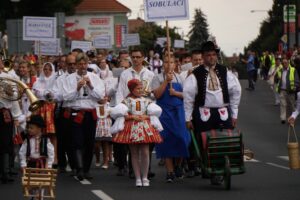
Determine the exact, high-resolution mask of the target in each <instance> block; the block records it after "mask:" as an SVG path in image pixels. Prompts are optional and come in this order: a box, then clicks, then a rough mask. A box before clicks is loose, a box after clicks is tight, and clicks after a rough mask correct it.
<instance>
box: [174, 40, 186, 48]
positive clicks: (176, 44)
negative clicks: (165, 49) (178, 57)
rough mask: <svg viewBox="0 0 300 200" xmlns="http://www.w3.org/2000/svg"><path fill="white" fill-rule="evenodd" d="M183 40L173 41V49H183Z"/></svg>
mask: <svg viewBox="0 0 300 200" xmlns="http://www.w3.org/2000/svg"><path fill="white" fill-rule="evenodd" d="M184 43H185V42H184V40H174V48H184Z"/></svg>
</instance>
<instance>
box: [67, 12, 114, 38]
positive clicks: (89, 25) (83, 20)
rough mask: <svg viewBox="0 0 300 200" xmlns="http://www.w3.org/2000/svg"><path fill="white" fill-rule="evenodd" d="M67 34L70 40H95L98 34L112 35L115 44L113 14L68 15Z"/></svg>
mask: <svg viewBox="0 0 300 200" xmlns="http://www.w3.org/2000/svg"><path fill="white" fill-rule="evenodd" d="M65 35H66V38H67V39H69V40H87V41H93V38H94V37H95V36H97V35H110V39H111V44H114V18H113V16H109V15H108V16H97V15H82V16H78V15H77V16H69V17H66V23H65Z"/></svg>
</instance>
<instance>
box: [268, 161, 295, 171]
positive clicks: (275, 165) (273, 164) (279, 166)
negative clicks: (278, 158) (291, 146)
mask: <svg viewBox="0 0 300 200" xmlns="http://www.w3.org/2000/svg"><path fill="white" fill-rule="evenodd" d="M266 164H267V165H271V166H273V167H278V168H281V169H286V170H290V168H288V167H285V166H282V165H278V164H275V163H270V162H267V163H266Z"/></svg>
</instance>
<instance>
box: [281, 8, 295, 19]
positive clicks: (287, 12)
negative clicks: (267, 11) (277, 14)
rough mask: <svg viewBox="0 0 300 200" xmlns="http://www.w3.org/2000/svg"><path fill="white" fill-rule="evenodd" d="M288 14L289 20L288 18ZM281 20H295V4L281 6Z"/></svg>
mask: <svg viewBox="0 0 300 200" xmlns="http://www.w3.org/2000/svg"><path fill="white" fill-rule="evenodd" d="M288 16H289V20H288ZM283 21H284V22H288V21H289V22H296V5H285V6H283Z"/></svg>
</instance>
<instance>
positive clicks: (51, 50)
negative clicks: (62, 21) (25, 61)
mask: <svg viewBox="0 0 300 200" xmlns="http://www.w3.org/2000/svg"><path fill="white" fill-rule="evenodd" d="M60 50H61V48H60V39H56V40H53V41H35V44H34V54H36V55H45V56H57V55H59V53H60Z"/></svg>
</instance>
